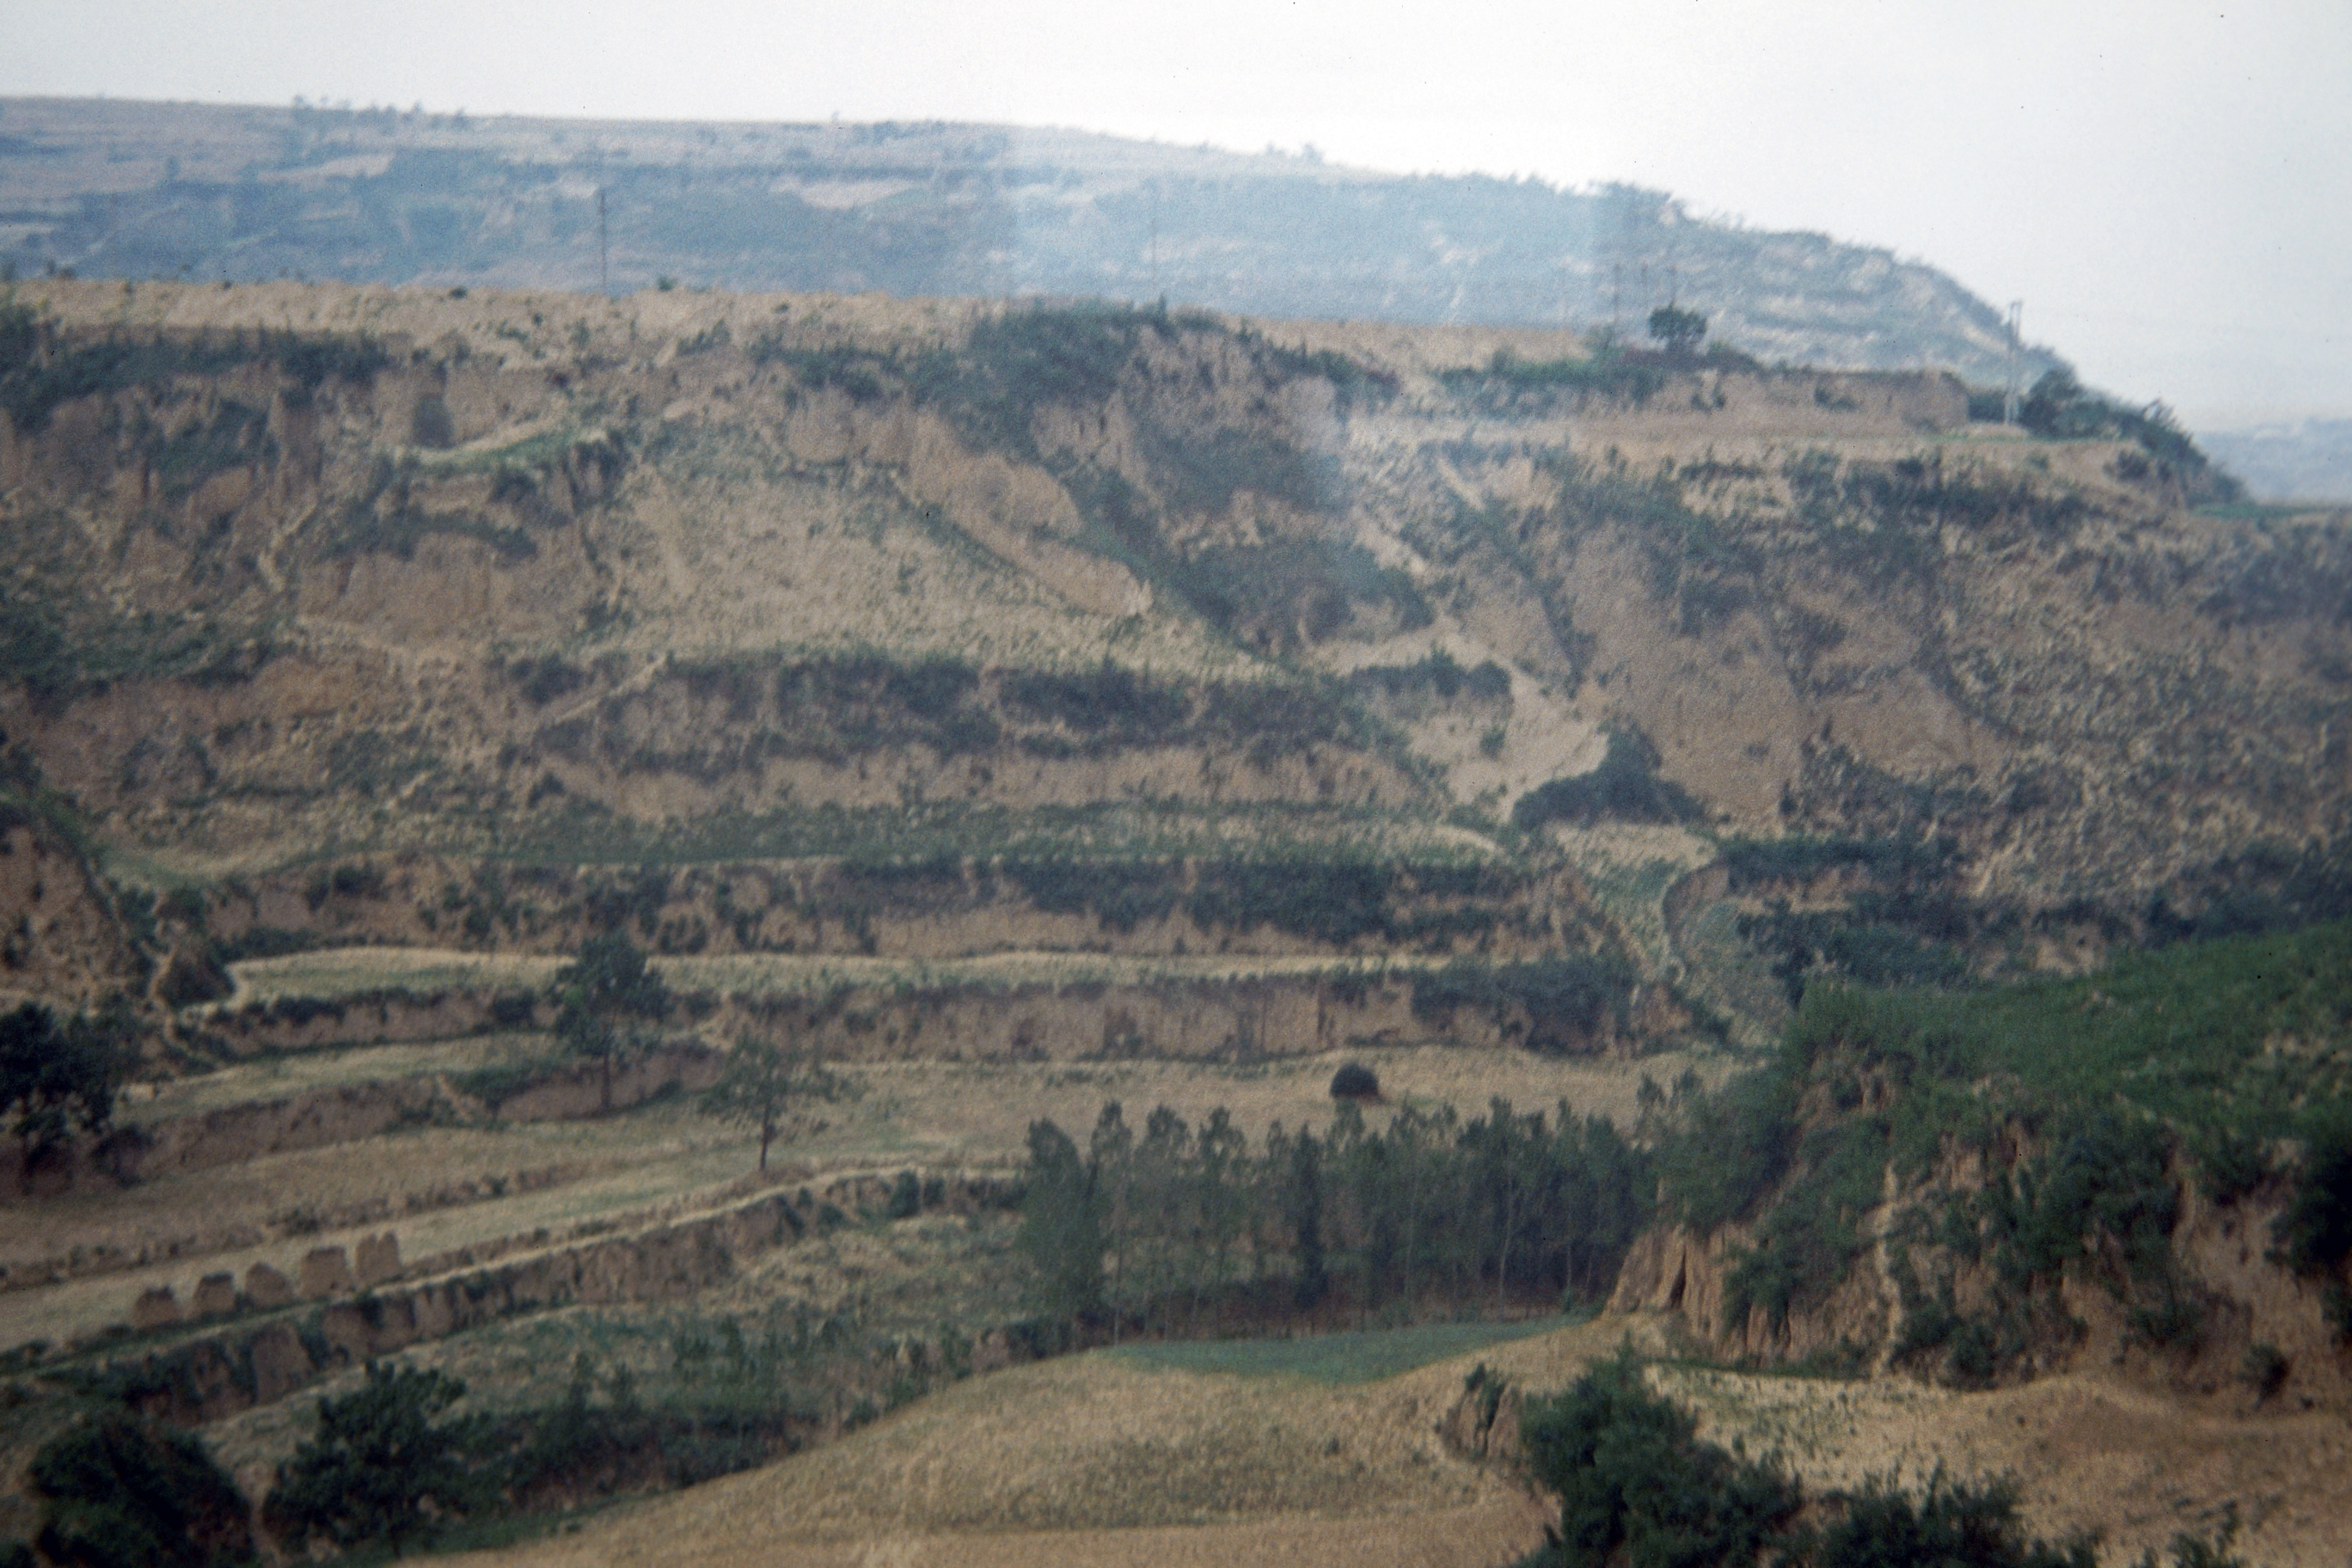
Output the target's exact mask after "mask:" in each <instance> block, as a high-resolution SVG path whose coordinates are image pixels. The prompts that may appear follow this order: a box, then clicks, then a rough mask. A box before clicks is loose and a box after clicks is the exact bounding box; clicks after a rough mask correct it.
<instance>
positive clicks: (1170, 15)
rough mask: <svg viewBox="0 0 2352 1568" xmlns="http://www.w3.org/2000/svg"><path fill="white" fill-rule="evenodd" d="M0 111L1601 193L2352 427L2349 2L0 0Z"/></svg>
mask: <svg viewBox="0 0 2352 1568" xmlns="http://www.w3.org/2000/svg"><path fill="white" fill-rule="evenodd" d="M0 37H5V39H6V44H5V48H0V93H10V94H15V93H47V94H60V95H75V96H79V95H89V94H100V93H103V94H106V95H108V96H111V97H118V98H161V99H200V100H214V101H223V102H248V103H283V102H286V101H288V100H290V99H291V98H293V97H294V96H295V95H297V94H300V95H303V96H305V97H307V98H309V99H310V100H313V101H328V102H335V101H341V100H350V101H351V102H352V103H353V104H354V105H360V106H364V105H367V104H371V103H389V104H397V105H400V106H403V107H406V106H408V105H410V104H413V103H418V102H422V103H423V104H424V105H425V107H427V108H428V109H434V110H452V109H458V108H463V109H466V110H468V111H470V112H472V113H474V114H476V115H484V114H497V113H524V114H545V115H595V116H609V117H621V118H636V117H645V118H657V119H716V120H812V119H822V118H824V117H826V116H829V115H832V114H835V113H836V112H837V113H839V114H840V115H841V116H842V117H843V118H845V119H850V120H873V119H900V120H910V119H942V120H987V121H1003V122H1012V123H1020V124H1030V125H1066V126H1075V127H1080V128H1084V129H1088V130H1098V131H1108V132H1118V133H1119V134H1123V135H1134V136H1150V137H1158V138H1160V139H1162V140H1165V141H1170V142H1181V143H1193V142H1214V143H1216V144H1218V145H1221V146H1227V147H1234V148H1238V149H1243V150H1251V149H1256V148H1259V147H1263V146H1265V144H1266V143H1268V142H1274V143H1276V144H1279V145H1281V146H1283V147H1286V148H1296V147H1297V146H1298V145H1300V144H1301V143H1305V142H1312V143H1314V144H1315V145H1316V146H1318V148H1320V149H1321V150H1322V151H1323V153H1324V154H1325V156H1326V157H1328V158H1329V159H1331V160H1333V161H1336V162H1343V163H1358V164H1362V165H1366V166H1370V167H1374V168H1381V169H1391V170H1397V171H1429V172H1446V173H1451V172H1457V171H1465V170H1481V171H1485V172H1487V173H1491V174H1535V175H1540V176H1542V177H1543V178H1545V179H1548V180H1551V181H1554V182H1557V183H1560V184H1585V183H1588V182H1594V181H1603V180H1626V181H1630V182H1633V183H1636V184H1644V185H1652V186H1657V187H1661V188H1664V189H1666V190H1669V191H1672V192H1674V193H1675V195H1680V196H1682V197H1683V198H1685V200H1686V201H1687V202H1688V203H1689V204H1690V205H1691V207H1692V208H1693V210H1695V211H1696V212H1699V213H1703V214H1710V215H1716V216H1739V217H1741V218H1744V219H1745V220H1746V221H1747V222H1748V223H1749V224H1751V225H1753V226H1761V227H1770V228H1813V229H1821V230H1825V231H1827V232H1829V233H1831V234H1833V235H1835V236H1837V237H1840V238H1843V239H1850V240H1855V241H1860V242H1863V243H1867V244H1873V245H1881V246H1885V247H1890V248H1892V249H1894V250H1895V251H1897V252H1898V253H1900V254H1902V255H1904V256H1906V257H1913V258H1920V259H1923V260H1926V261H1929V262H1932V263H1934V264H1935V265H1937V266H1938V267H1941V268H1945V269H1946V270H1948V271H1949V272H1951V273H1952V274H1954V275H1955V276H1956V277H1958V279H1960V280H1961V282H1963V283H1964V284H1966V285H1967V286H1969V288H1971V289H1975V290H1976V291H1977V292H1979V294H1981V295H1983V296H1984V297H1985V298H1987V299H1989V300H1992V301H1993V302H1995V303H1996V304H2000V303H2003V302H2005V301H2007V300H2011V299H2017V298H2021V299H2023V300H2025V302H2026V315H2025V320H2026V329H2027V335H2028V336H2029V337H2032V338H2033V339H2036V340H2039V341H2042V342H2048V343H2049V344H2051V345H2052V346H2053V347H2054V348H2056V349H2058V350H2059V352H2061V353H2064V354H2066V355H2068V356H2069V357H2070V358H2072V359H2074V361H2075V362H2076V363H2078V364H2079V365H2080V366H2081V367H2082V368H2083V370H2084V374H2085V377H2086V379H2088V380H2089V381H2091V382H2092V383H2093V384H2096V385H2100V386H2104V387H2105V388H2107V389H2109V390H2111V391H2114V392H2116V393H2119V394H2123V395H2127V396H2131V397H2135V398H2147V397H2156V396H2162V397H2164V398H2165V399H2167V400H2168V401H2169V402H2170V403H2172V404H2173V405H2174V406H2175V407H2177V408H2179V410H2180V411H2181V413H2182V414H2183V416H2185V417H2186V418H2188V419H2189V422H2190V423H2192V424H2201V425H2205V426H2209V427H2211V426H2226V425H2232V424H2241V423H2247V422H2251V421H2253V420H2257V419H2264V418H2279V417H2290V416H2302V415H2329V416H2352V370H2347V364H2352V0H2271V3H2269V4H2249V5H2239V4H2234V3H2231V0H2209V3H2208V4H2204V5H2190V4H2186V3H2179V0H2084V3H2079V4H2068V3H2067V0H2041V3H2039V4H2033V3H2028V0H1966V3H1961V0H1940V3H1932V4H1931V3H1924V0H1923V3H1917V4H1899V3H1892V0H1889V3H1884V4H1873V3H1869V0H1606V3H1596V0H1552V3H1551V4H1548V5H1538V4H1526V3H1520V0H1449V3H1447V4H1443V5H1435V4H1413V5H1401V4H1393V3H1389V0H1254V3H1252V0H1181V3H1176V4H1170V3H1167V0H1159V3H1155V4H1152V5H1135V4H1127V3H1122V0H793V3H790V4H758V3H753V0H672V3H669V4H663V5H652V4H646V3H643V0H629V3H626V4H619V3H614V0H571V3H569V4H564V5H552V4H542V3H527V0H398V3H397V4H393V3H388V0H234V3H226V4H223V3H215V4H203V3H201V0H196V3H192V0H0Z"/></svg>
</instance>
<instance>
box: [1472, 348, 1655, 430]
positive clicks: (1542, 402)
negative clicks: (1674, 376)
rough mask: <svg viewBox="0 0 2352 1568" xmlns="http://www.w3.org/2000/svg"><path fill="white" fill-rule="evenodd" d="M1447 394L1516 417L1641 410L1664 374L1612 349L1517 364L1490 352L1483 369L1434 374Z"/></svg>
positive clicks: (1504, 353)
mask: <svg viewBox="0 0 2352 1568" xmlns="http://www.w3.org/2000/svg"><path fill="white" fill-rule="evenodd" d="M1437 379H1438V382H1439V384H1441V385H1443V386H1444V388H1445V389H1446V390H1447V391H1448V392H1451V393H1453V394H1454V395H1456V396H1458V397H1465V398H1467V399H1469V400H1470V401H1471V402H1473V403H1475V405H1477V406H1478V407H1479V408H1481V409H1482V410H1485V411H1487V412H1491V413H1504V412H1520V411H1524V410H1528V409H1530V408H1544V407H1548V406H1549V405H1553V404H1557V403H1560V402H1566V403H1569V404H1570V405H1583V404H1584V403H1586V402H1588V401H1594V402H1612V403H1625V404H1630V405H1632V406H1633V407H1635V408H1639V407H1642V406H1643V405H1645V404H1647V403H1648V402H1649V401H1650V399H1651V398H1653V397H1654V396H1656V395H1657V394H1658V393H1659V391H1660V390H1661V389H1663V388H1664V385H1665V384H1666V375H1665V372H1664V371H1663V370H1662V369H1660V368H1659V367H1658V366H1656V365H1654V364H1649V363H1642V362H1640V361H1639V360H1636V359H1634V358H1633V357H1631V356H1629V355H1627V354H1625V353H1623V352H1622V351H1621V350H1619V349H1617V348H1616V347H1615V345H1613V344H1605V345H1603V346H1602V347H1601V349H1600V350H1599V351H1598V352H1596V353H1592V354H1591V355H1589V356H1588V357H1586V358H1583V359H1551V360H1530V359H1521V358H1520V357H1519V356H1518V355H1517V354H1515V353H1512V352H1511V351H1510V350H1508V349H1496V351H1495V353H1494V357H1493V358H1492V359H1490V360H1488V361H1487V362H1486V363H1485V364H1484V365H1480V366H1477V367H1475V368H1465V369H1461V370H1449V371H1443V372H1441V373H1439V375H1438V378H1437Z"/></svg>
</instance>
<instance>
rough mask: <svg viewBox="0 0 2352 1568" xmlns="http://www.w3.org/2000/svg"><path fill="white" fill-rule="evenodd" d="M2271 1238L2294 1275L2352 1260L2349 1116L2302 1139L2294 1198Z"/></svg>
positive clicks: (2351, 1137) (2339, 1116)
mask: <svg viewBox="0 0 2352 1568" xmlns="http://www.w3.org/2000/svg"><path fill="white" fill-rule="evenodd" d="M2272 1237H2273V1240H2274V1241H2276V1242H2277V1244H2278V1247H2279V1251H2280V1253H2281V1255H2282V1256H2283V1257H2284V1258H2285V1260H2286V1262H2287V1263H2288V1265H2289V1266H2290V1267H2292V1268H2294V1270H2295V1272H2297V1273H2298V1274H2305V1275H2314V1274H2324V1273H2327V1272H2329V1271H2331V1270H2333V1269H2335V1268H2337V1267H2338V1266H2339V1265H2341V1264H2342V1263H2343V1261H2344V1260H2345V1258H2347V1257H2352V1114H2347V1113H2344V1112H2342V1111H2338V1112H2336V1114H2334V1115H2332V1116H2329V1117H2327V1118H2326V1119H2324V1120H2321V1121H2319V1122H2318V1124H2317V1125H2316V1126H2315V1127H2314V1128H2313V1129H2312V1131H2311V1132H2310V1134H2309V1136H2308V1137H2307V1138H2306V1139H2305V1144H2304V1153H2303V1162H2302V1163H2301V1165H2300V1166H2299V1167H2298V1168H2297V1169H2296V1171H2295V1174H2294V1197H2293V1198H2292V1199H2291V1200H2289V1202H2288V1204H2287V1208H2286V1212H2285V1213H2284V1214H2283V1215H2279V1217H2278V1220H2277V1223H2276V1224H2275V1225H2274V1226H2273V1228H2272Z"/></svg>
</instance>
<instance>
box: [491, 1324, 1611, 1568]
mask: <svg viewBox="0 0 2352 1568" xmlns="http://www.w3.org/2000/svg"><path fill="white" fill-rule="evenodd" d="M1625 1332H1626V1326H1625V1324H1624V1323H1622V1321H1595V1322H1591V1323H1587V1324H1583V1325H1581V1326H1579V1327H1576V1328H1570V1329H1565V1330H1561V1331H1557V1332H1554V1333H1550V1334H1545V1335H1541V1336H1538V1337H1537V1338H1535V1339H1531V1340H1521V1341H1517V1342H1509V1343H1507V1344H1502V1345H1497V1346H1493V1347H1490V1348H1488V1349H1487V1350H1485V1351H1482V1352H1476V1353H1475V1354H1473V1355H1466V1356H1459V1357H1454V1358H1449V1359H1447V1360H1445V1361H1442V1362H1438V1363H1433V1364H1432V1365H1429V1366H1425V1367H1423V1368H1421V1369H1420V1370H1418V1371H1415V1372H1411V1373H1405V1374H1403V1375H1402V1376H1400V1377H1394V1378H1391V1379H1388V1380H1386V1381H1384V1382H1381V1383H1375V1384H1360V1385H1353V1386H1345V1385H1343V1386H1338V1387H1334V1386H1331V1385H1328V1384H1316V1383H1311V1382H1307V1381H1306V1380H1303V1379H1300V1378H1297V1377H1292V1376H1276V1377H1241V1376H1234V1375H1230V1374H1195V1373H1185V1372H1178V1371H1172V1370H1165V1369H1153V1368H1144V1367H1138V1366H1136V1365H1134V1364H1132V1363H1128V1362H1126V1361H1124V1360H1122V1359H1121V1358H1119V1357H1118V1355H1116V1354H1115V1353H1108V1352H1098V1353H1096V1354H1091V1355H1086V1356H1080V1357H1075V1358H1071V1359H1067V1360H1063V1361H1055V1362H1047V1363H1040V1364H1038V1365H1035V1366H1029V1367H1019V1368H1014V1369H1013V1370H1010V1371H1007V1372H1003V1373H993V1374H991V1375H990V1376H987V1377H983V1378H977V1379H974V1380H972V1381H971V1382H970V1383H966V1384H959V1385H957V1386H956V1387H954V1388H952V1389H950V1390H949V1391H948V1392H946V1393H944V1394H939V1395H936V1396H934V1397H932V1398H930V1399H928V1400H925V1401H923V1402H922V1403H920V1404H919V1405H914V1406H912V1407H910V1408H908V1409H907V1410H905V1411H903V1412H901V1413H899V1414H898V1415H895V1416H892V1417H889V1418H887V1419H886V1420H884V1421H882V1422H881V1423H879V1424H877V1426H874V1427H872V1428H870V1429H868V1430H866V1431H864V1432H861V1433H858V1434H856V1436H851V1437H848V1438H845V1439H844V1440H843V1441H841V1442H839V1443H835V1444H833V1445H831V1446H829V1447H824V1448H820V1449H816V1450H814V1451H812V1452H809V1453H806V1454H803V1455H800V1456H797V1457H795V1458H792V1459H788V1460H786V1461H784V1462H782V1464H779V1465H774V1466H771V1467H769V1468H765V1469H761V1470H755V1471H750V1472H747V1473H745V1474H743V1475H740V1476H734V1477H730V1478H727V1479H723V1480H719V1481H716V1482H712V1483H710V1484H709V1485H708V1486H704V1487H699V1488H696V1489H691V1490H688V1491H686V1492H682V1493H678V1494H677V1495H675V1496H672V1497H667V1498H662V1499H658V1500H654V1501H651V1502H648V1503H646V1504H643V1505H640V1506H637V1507H635V1508H633V1509H630V1510H627V1511H625V1512H623V1513H618V1514H615V1515H614V1516H612V1517H610V1518H608V1519H605V1520H600V1521H593V1522H592V1523H590V1524H589V1525H587V1526H586V1527H585V1529H583V1531H582V1532H581V1533H580V1534H579V1535H577V1536H568V1537H560V1538H557V1539H555V1540H552V1541H548V1542H539V1543H536V1544H533V1545H531V1546H529V1547H525V1548H521V1549H520V1550H518V1551H515V1552H508V1553H484V1554H481V1555H479V1556H478V1557H466V1558H460V1559H457V1562H460V1563H469V1564H472V1563H478V1564H481V1565H482V1568H488V1564H491V1563H501V1564H506V1563H511V1564H516V1565H518V1568H526V1565H527V1568H542V1565H544V1568H558V1565H563V1568H571V1565H573V1564H579V1565H583V1568H584V1565H586V1564H591V1563H593V1564H600V1565H601V1564H613V1565H615V1568H617V1565H619V1564H624V1563H655V1562H665V1561H677V1560H679V1558H680V1557H681V1556H682V1555H683V1556H690V1557H691V1558H692V1560H694V1561H696V1562H698V1563H714V1564H730V1565H731V1564H739V1563H740V1564H747V1565H748V1564H752V1563H761V1564H767V1563H774V1564H779V1565H790V1568H802V1565H803V1564H805V1565H807V1568H818V1565H820V1564H824V1565H828V1568H829V1565H831V1564H835V1563H843V1564H851V1563H855V1564H861V1565H863V1564H884V1563H889V1564H897V1563H908V1564H921V1563H950V1562H972V1563H1103V1564H1119V1565H1127V1564H1134V1565H1137V1568H1143V1565H1147V1564H1149V1565H1152V1568H1157V1565H1160V1564H1171V1565H1174V1564H1191V1563H1210V1562H1229V1561H1244V1562H1250V1561H1268V1560H1276V1559H1279V1560H1281V1561H1294V1560H1295V1561H1297V1562H1299V1563H1308V1564H1321V1563H1331V1564H1339V1563H1397V1564H1412V1565H1416V1568H1418V1565H1421V1564H1430V1565H1438V1564H1448V1565H1450V1564H1456V1563H1459V1564H1463V1565H1465V1568H1468V1565H1472V1564H1478V1565H1485V1564H1492V1563H1502V1562H1507V1561H1509V1560H1511V1559H1513V1558H1515V1557H1517V1556H1518V1555H1521V1554H1523V1553H1524V1552H1527V1551H1528V1550H1530V1549H1531V1548H1532V1547H1533V1546H1534V1545H1536V1544H1537V1542H1538V1540H1539V1538H1540V1533H1541V1528H1542V1521H1543V1513H1542V1510H1541V1508H1540V1507H1539V1506H1538V1505H1537V1504H1536V1503H1535V1502H1533V1501H1532V1500H1529V1499H1528V1497H1527V1496H1526V1494H1525V1493H1524V1492H1522V1491H1521V1490H1520V1489H1518V1488H1517V1486H1516V1485H1514V1484H1513V1483H1512V1482H1511V1481H1510V1480H1509V1479H1508V1478H1507V1476H1506V1475H1505V1474H1504V1473H1503V1472H1501V1471H1500V1470H1496V1469H1490V1468H1484V1467H1481V1466H1479V1465H1477V1464H1475V1463H1473V1462H1471V1461H1469V1460H1465V1459H1464V1458H1459V1457H1457V1456H1456V1455H1454V1454H1453V1453H1452V1452H1450V1451H1449V1450H1448V1449H1447V1448H1446V1447H1445V1445H1444V1442H1443V1441H1442V1440H1441V1439H1440V1438H1439V1437H1438V1436H1437V1433H1436V1430H1435V1428H1436V1425H1437V1422H1438V1420H1439V1419H1440V1418H1441V1417H1442V1416H1444V1415H1445V1413H1446V1412H1447V1411H1449V1410H1450V1409H1451V1408H1452V1407H1453V1405H1454V1401H1455V1400H1456V1399H1458V1398H1459V1397H1460V1394H1461V1390H1462V1380H1463V1377H1464V1375H1465V1373H1467V1372H1468V1371H1469V1369H1470V1367H1471V1365H1472V1364H1474V1363H1476V1362H1480V1361H1484V1362H1486V1363H1488V1364H1489V1365H1492V1366H1497V1367H1500V1368H1501V1369H1502V1370H1504V1371H1505V1373H1507V1375H1510V1376H1512V1377H1514V1378H1515V1379H1517V1380H1519V1381H1521V1382H1523V1383H1526V1384H1530V1385H1535V1386H1547V1387H1549V1386H1559V1385H1561V1384H1565V1383H1566V1382H1567V1381H1569V1380H1570V1378H1572V1377H1573V1376H1574V1374H1575V1372H1576V1371H1577V1370H1578V1369H1579V1368H1580V1367H1582V1366H1583V1365H1584V1364H1586V1363H1588V1362H1589V1361H1590V1360H1591V1358H1593V1357H1595V1356H1598V1355H1603V1354H1606V1353H1608V1352H1609V1351H1610V1350H1611V1349H1612V1348H1613V1347H1614V1346H1615V1345H1616V1343H1617V1342H1619V1340H1620V1339H1621V1338H1622V1336H1623V1335H1624V1334H1625Z"/></svg>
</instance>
